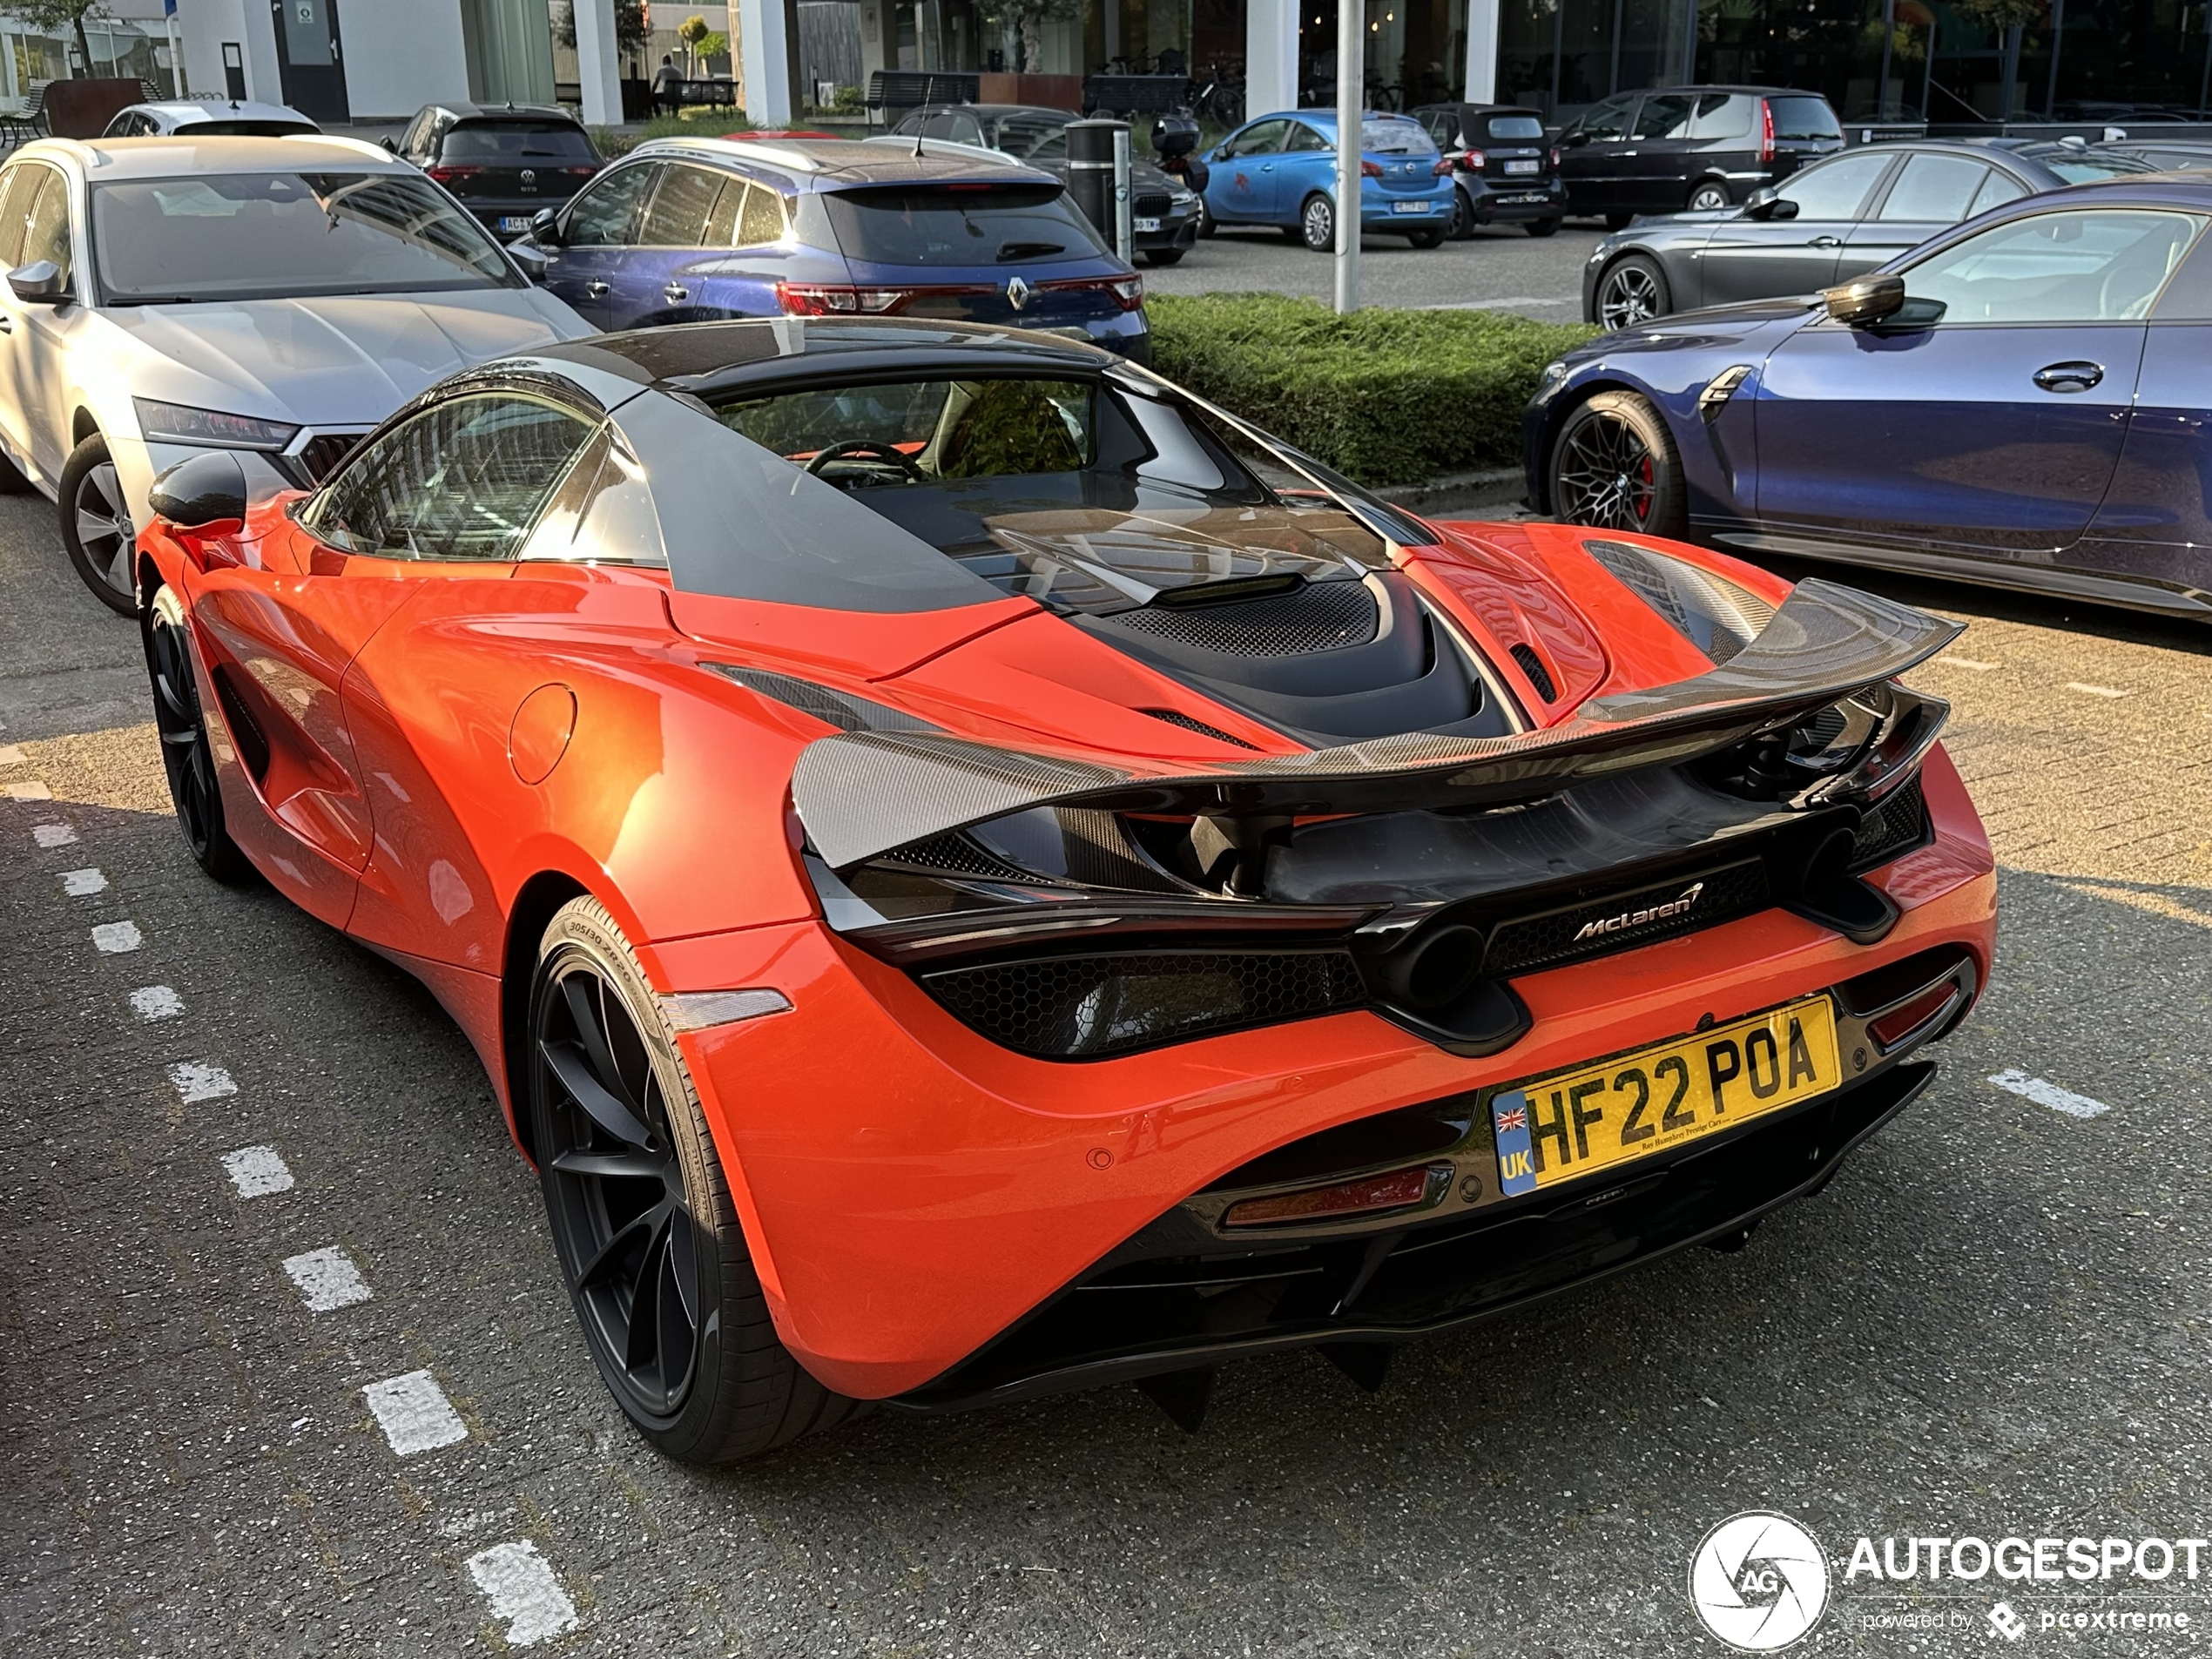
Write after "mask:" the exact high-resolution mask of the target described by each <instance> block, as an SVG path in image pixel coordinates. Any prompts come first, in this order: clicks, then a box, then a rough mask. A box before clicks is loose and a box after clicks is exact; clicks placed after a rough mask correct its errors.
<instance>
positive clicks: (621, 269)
mask: <svg viewBox="0 0 2212 1659" xmlns="http://www.w3.org/2000/svg"><path fill="white" fill-rule="evenodd" d="M517 246H518V248H519V250H520V252H521V253H522V254H523V258H524V260H525V261H526V262H527V263H529V265H531V266H536V265H538V263H539V262H540V260H542V261H543V273H542V275H540V276H539V279H538V280H539V281H540V283H541V284H542V285H543V287H545V288H546V289H547V290H548V291H549V292H550V293H553V294H555V295H556V296H558V297H559V298H560V299H563V300H567V301H568V303H569V304H570V306H572V307H575V308H576V310H577V312H578V313H580V314H582V315H583V317H584V318H585V320H588V321H590V322H591V323H594V324H596V325H597V327H601V328H607V329H616V328H641V327H651V326H654V325H658V324H661V323H676V322H702V321H709V320H718V319H723V318H730V317H774V316H792V317H853V316H860V317H913V318H921V319H936V320H954V321H960V322H979V323H996V324H999V325H1001V326H1003V327H1017V328H1036V329H1043V330H1047V331H1049V332H1053V333H1058V334H1069V335H1074V336H1078V337H1081V338H1082V339H1085V340H1088V341H1090V342H1091V343H1093V344H1094V345H1098V346H1103V347H1107V348H1109V350H1113V351H1117V352H1120V353H1122V354H1124V355H1126V356H1130V357H1133V358H1135V359H1136V360H1137V361H1140V362H1142V361H1149V360H1150V350H1151V336H1150V334H1149V333H1148V332H1147V325H1146V322H1145V316H1144V282H1143V279H1142V278H1141V277H1139V276H1138V275H1137V274H1136V272H1135V271H1134V270H1132V269H1131V268H1130V266H1128V265H1127V264H1125V263H1124V262H1123V260H1120V259H1118V258H1117V257H1116V255H1115V254H1114V253H1113V251H1112V249H1111V248H1110V247H1109V246H1108V244H1107V243H1106V242H1105V241H1104V240H1103V239H1102V238H1101V237H1100V236H1099V234H1098V233H1097V232H1096V230H1094V229H1093V228H1092V227H1091V225H1090V222H1089V220H1088V219H1085V218H1084V217H1083V216H1082V213H1081V212H1079V211H1078V210H1077V209H1076V206H1075V204H1074V203H1073V202H1071V201H1070V200H1069V199H1068V195H1067V192H1066V189H1065V187H1064V186H1063V185H1062V184H1061V181H1060V180H1059V179H1055V178H1054V177H1053V176H1052V175H1051V174H1050V173H1047V172H1038V171H1036V170H1035V169H1034V168H1030V167H1025V166H1022V165H1019V164H1018V163H1015V162H1012V161H989V160H984V159H981V158H971V157H958V156H948V155H944V154H941V153H939V154H932V155H926V156H916V155H914V154H911V153H909V152H903V151H900V150H897V149H894V148H892V147H890V146H887V145H877V144H854V143H851V142H848V141H846V140H844V139H839V138H818V139H802V138H787V139H775V140H772V141H761V140H744V139H725V138H671V139H661V140H657V141H655V142H653V143H650V144H645V145H640V146H639V147H638V148H637V150H635V151H633V152H631V154H630V155H628V156H626V157H624V158H623V159H622V160H621V161H619V162H617V163H616V164H615V165H613V166H611V167H609V168H608V169H607V170H606V171H605V172H603V173H601V174H600V175H599V176H598V177H597V179H593V180H592V182H591V184H590V186H589V187H587V188H586V189H585V190H583V192H580V193H579V194H578V195H577V197H576V198H575V199H573V200H572V201H570V203H569V205H568V206H565V207H563V208H562V209H561V210H560V211H559V212H556V213H542V214H540V215H539V216H538V221H537V223H536V226H534V227H533V228H532V230H531V232H530V233H529V236H528V237H527V238H526V239H524V240H523V242H522V243H521V244H519V245H517Z"/></svg>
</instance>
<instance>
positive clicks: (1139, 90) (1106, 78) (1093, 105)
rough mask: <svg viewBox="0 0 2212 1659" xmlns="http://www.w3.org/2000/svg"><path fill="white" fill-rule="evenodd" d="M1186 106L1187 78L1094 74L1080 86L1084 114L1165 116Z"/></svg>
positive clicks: (1188, 101)
mask: <svg viewBox="0 0 2212 1659" xmlns="http://www.w3.org/2000/svg"><path fill="white" fill-rule="evenodd" d="M1189 105H1190V77H1189V76H1187V75H1103V74H1102V75H1094V76H1092V77H1091V78H1089V80H1087V81H1085V82H1084V83H1083V110H1084V112H1085V113H1087V114H1089V113H1094V112H1096V111H1101V110H1111V111H1113V112H1114V113H1115V114H1116V115H1165V114H1167V113H1168V112H1169V111H1170V110H1179V109H1184V108H1187V107H1188V106H1189Z"/></svg>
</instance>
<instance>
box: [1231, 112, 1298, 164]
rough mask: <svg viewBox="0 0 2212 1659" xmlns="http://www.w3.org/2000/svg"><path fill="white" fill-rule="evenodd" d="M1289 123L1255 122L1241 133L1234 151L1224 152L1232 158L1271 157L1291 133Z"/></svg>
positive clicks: (1236, 140) (1236, 139)
mask: <svg viewBox="0 0 2212 1659" xmlns="http://www.w3.org/2000/svg"><path fill="white" fill-rule="evenodd" d="M1290 126H1291V124H1290V123H1289V122H1288V121H1255V122H1253V123H1252V124H1251V125H1250V126H1248V127H1246V128H1245V129H1244V131H1243V132H1239V133H1238V135H1237V137H1236V138H1235V140H1234V142H1235V145H1236V147H1235V148H1234V149H1229V150H1224V152H1223V153H1224V155H1230V156H1271V155H1273V154H1274V153H1275V152H1277V151H1278V150H1280V149H1281V148H1282V147H1283V139H1284V138H1285V136H1286V135H1287V134H1288V133H1289V132H1290Z"/></svg>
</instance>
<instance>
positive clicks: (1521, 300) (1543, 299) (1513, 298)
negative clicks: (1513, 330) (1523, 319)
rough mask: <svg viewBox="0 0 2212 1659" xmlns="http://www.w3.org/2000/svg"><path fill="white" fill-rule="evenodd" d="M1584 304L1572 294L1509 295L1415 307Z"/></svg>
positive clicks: (1449, 308) (1459, 308)
mask: <svg viewBox="0 0 2212 1659" xmlns="http://www.w3.org/2000/svg"><path fill="white" fill-rule="evenodd" d="M1581 303H1582V302H1581V300H1578V299H1576V298H1575V297H1574V296H1573V295H1572V294H1568V295H1564V296H1561V297H1557V298H1554V296H1552V295H1550V294H1540V293H1508V294H1505V295H1503V296H1501V298H1499V299H1495V300H1440V301H1439V302H1438V303H1436V304H1434V305H1427V306H1414V307H1411V309H1413V310H1414V311H1493V310H1495V309H1496V308H1497V307H1500V306H1578V305H1580V304H1581Z"/></svg>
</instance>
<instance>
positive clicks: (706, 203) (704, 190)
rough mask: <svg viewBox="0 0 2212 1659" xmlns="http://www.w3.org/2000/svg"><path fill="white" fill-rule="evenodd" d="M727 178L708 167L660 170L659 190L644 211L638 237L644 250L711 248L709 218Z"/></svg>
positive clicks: (680, 167) (654, 193)
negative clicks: (658, 248) (653, 248)
mask: <svg viewBox="0 0 2212 1659" xmlns="http://www.w3.org/2000/svg"><path fill="white" fill-rule="evenodd" d="M725 177H726V175H725V174H722V173H718V172H710V171H709V170H708V169H706V168H705V167H685V166H668V167H664V168H662V169H661V175H660V187H659V188H658V189H657V190H655V191H654V192H653V204H652V206H650V207H648V208H647V209H646V210H645V219H644V226H643V227H642V228H641V229H640V230H639V231H638V233H637V245H638V246H641V247H709V246H712V244H711V243H710V242H709V241H708V240H707V239H706V221H707V216H708V215H709V214H711V212H713V211H714V199H715V198H716V197H717V196H719V195H720V194H721V193H722V185H723V181H724V179H725Z"/></svg>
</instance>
